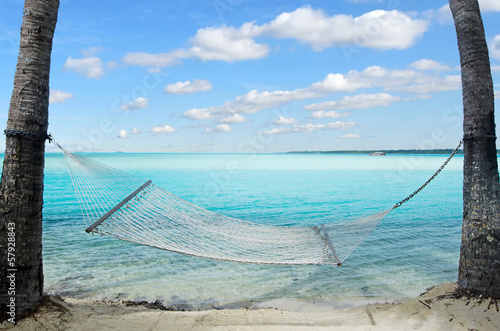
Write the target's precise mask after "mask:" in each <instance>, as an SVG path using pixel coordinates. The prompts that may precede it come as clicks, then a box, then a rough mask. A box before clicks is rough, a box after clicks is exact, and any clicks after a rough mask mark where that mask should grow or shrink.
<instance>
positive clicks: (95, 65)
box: [63, 56, 104, 79]
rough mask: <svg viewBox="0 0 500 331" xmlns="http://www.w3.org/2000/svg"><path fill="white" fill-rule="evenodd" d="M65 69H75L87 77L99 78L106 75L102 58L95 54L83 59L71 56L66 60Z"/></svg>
mask: <svg viewBox="0 0 500 331" xmlns="http://www.w3.org/2000/svg"><path fill="white" fill-rule="evenodd" d="M63 69H64V70H67V71H73V72H75V73H77V74H79V75H83V76H85V77H87V78H94V79H99V78H101V77H102V76H104V63H103V62H102V59H100V58H98V57H95V56H92V57H85V58H82V59H73V58H72V57H71V56H70V57H69V58H68V59H67V60H66V63H65V64H64V67H63Z"/></svg>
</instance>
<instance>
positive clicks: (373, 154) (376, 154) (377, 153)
mask: <svg viewBox="0 0 500 331" xmlns="http://www.w3.org/2000/svg"><path fill="white" fill-rule="evenodd" d="M370 155H372V156H382V155H385V153H384V152H373V153H370Z"/></svg>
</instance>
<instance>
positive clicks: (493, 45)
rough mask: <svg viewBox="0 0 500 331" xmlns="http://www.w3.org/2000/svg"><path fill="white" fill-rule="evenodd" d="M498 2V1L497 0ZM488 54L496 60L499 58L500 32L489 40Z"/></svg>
mask: <svg viewBox="0 0 500 331" xmlns="http://www.w3.org/2000/svg"><path fill="white" fill-rule="evenodd" d="M499 3H500V1H499ZM489 45H490V56H491V57H492V58H494V59H496V60H500V34H499V35H496V36H495V38H493V39H492V40H491V41H490V42H489Z"/></svg>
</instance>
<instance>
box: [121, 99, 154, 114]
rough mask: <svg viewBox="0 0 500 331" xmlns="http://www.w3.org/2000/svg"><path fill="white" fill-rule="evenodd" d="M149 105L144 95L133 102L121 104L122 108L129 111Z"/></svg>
mask: <svg viewBox="0 0 500 331" xmlns="http://www.w3.org/2000/svg"><path fill="white" fill-rule="evenodd" d="M147 106H149V101H148V99H146V98H144V97H139V98H137V99H135V100H134V101H132V102H128V103H124V104H122V105H121V106H120V110H123V111H128V110H137V109H142V108H145V107H147Z"/></svg>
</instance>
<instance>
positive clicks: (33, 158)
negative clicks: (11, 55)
mask: <svg viewBox="0 0 500 331" xmlns="http://www.w3.org/2000/svg"><path fill="white" fill-rule="evenodd" d="M58 9H59V0H26V1H25V4H24V14H23V23H22V26H21V40H20V48H19V58H18V62H17V67H16V72H15V77H14V89H13V92H12V98H11V101H10V108H9V118H8V121H7V130H6V131H5V133H6V135H7V138H6V148H5V159H4V164H3V172H2V180H1V184H0V230H1V231H0V251H1V252H2V254H1V257H0V321H1V320H4V319H8V320H9V321H11V322H15V321H17V319H19V318H22V317H24V316H26V315H27V314H29V313H31V312H33V311H34V310H35V309H36V307H37V306H38V304H39V303H40V301H41V298H42V294H43V269H42V205H43V167H44V153H45V139H46V137H47V127H48V107H49V74H50V56H51V52H52V38H53V35H54V30H55V25H56V21H57V13H58ZM4 253H5V254H4Z"/></svg>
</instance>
